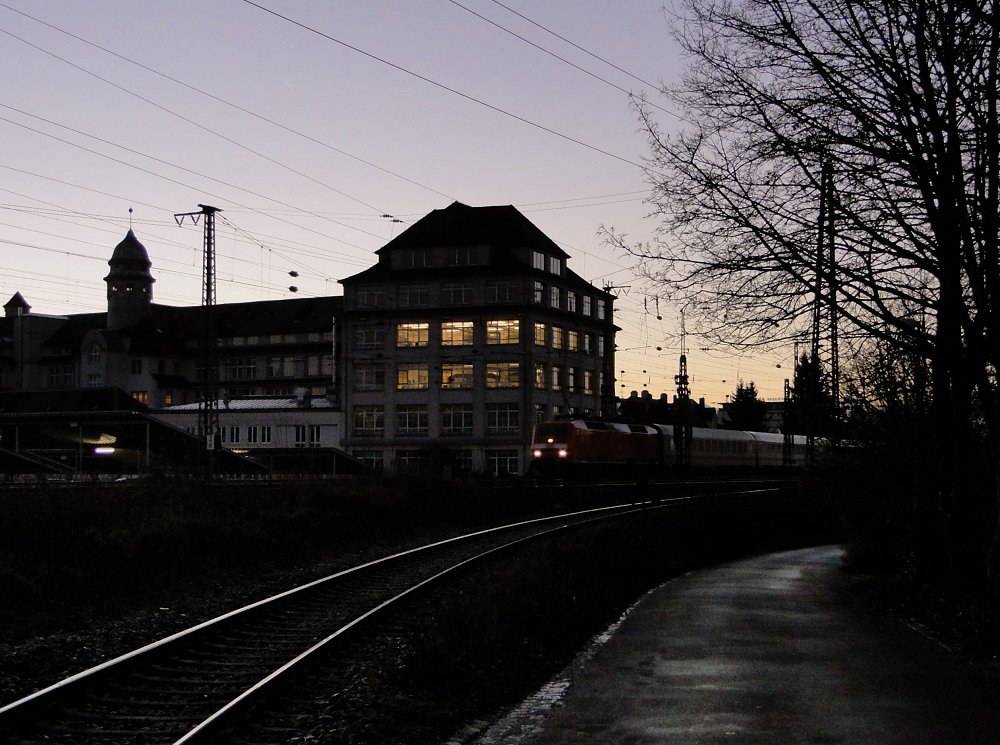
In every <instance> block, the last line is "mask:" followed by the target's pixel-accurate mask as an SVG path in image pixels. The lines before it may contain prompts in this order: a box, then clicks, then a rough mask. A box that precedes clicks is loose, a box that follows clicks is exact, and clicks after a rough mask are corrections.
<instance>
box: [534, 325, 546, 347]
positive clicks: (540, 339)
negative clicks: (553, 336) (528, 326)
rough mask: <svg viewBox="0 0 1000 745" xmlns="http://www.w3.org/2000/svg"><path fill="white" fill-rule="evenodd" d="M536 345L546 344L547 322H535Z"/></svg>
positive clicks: (542, 345)
mask: <svg viewBox="0 0 1000 745" xmlns="http://www.w3.org/2000/svg"><path fill="white" fill-rule="evenodd" d="M535 346H538V347H544V346H545V324H544V323H536V324H535Z"/></svg>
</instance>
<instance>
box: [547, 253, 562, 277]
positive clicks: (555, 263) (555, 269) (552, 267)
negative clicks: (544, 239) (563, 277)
mask: <svg viewBox="0 0 1000 745" xmlns="http://www.w3.org/2000/svg"><path fill="white" fill-rule="evenodd" d="M549 271H550V272H552V273H553V274H562V259H557V258H556V257H555V256H550V257H549Z"/></svg>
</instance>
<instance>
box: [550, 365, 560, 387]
mask: <svg viewBox="0 0 1000 745" xmlns="http://www.w3.org/2000/svg"><path fill="white" fill-rule="evenodd" d="M552 390H554V391H561V390H562V368H561V367H559V365H553V366H552Z"/></svg>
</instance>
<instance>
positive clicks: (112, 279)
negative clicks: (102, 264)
mask: <svg viewBox="0 0 1000 745" xmlns="http://www.w3.org/2000/svg"><path fill="white" fill-rule="evenodd" d="M108 266H110V267H111V271H110V272H108V276H107V277H105V278H104V281H105V282H107V284H108V329H110V330H112V331H117V330H119V329H124V328H129V327H130V326H134V325H135V324H136V323H137V322H138V321H140V320H141V319H143V318H145V317H146V316H148V315H150V314H151V313H152V304H153V282H155V281H156V280H155V279H153V275H151V274H150V273H149V268H150V267H151V266H152V262H150V260H149V255H148V254H147V253H146V248H145V246H143V245H142V244H141V243H140V242H139V239H138V238H136V237H135V233H133V232H132V229H131V228H129V231H128V234H127V235H126V236H125V238H124V240H122V242H121V243H119V244H118V245H117V246H115V250H114V253H112V254H111V259H110V261H108Z"/></svg>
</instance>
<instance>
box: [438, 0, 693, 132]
mask: <svg viewBox="0 0 1000 745" xmlns="http://www.w3.org/2000/svg"><path fill="white" fill-rule="evenodd" d="M448 2H450V3H451V4H452V5H454V6H456V7H459V8H461V9H462V10H464V11H466V12H467V13H470V14H471V15H473V16H475V17H476V18H478V19H480V20H481V21H484V22H485V23H488V24H490V25H491V26H494V27H495V28H498V29H500V30H501V31H503V32H505V33H507V34H510V35H511V36H513V37H514V38H515V39H520V40H521V41H523V42H524V43H525V44H527V45H528V46H530V47H533V48H534V49H537V50H538V51H540V52H544V53H545V54H547V55H549V56H550V57H552V58H554V59H557V60H559V61H560V62H562V63H564V64H567V65H569V66H570V67H572V68H573V69H575V70H578V71H579V72H582V73H583V74H584V75H587V76H589V77H592V78H594V80H597V81H600V82H601V83H604V84H605V85H608V86H610V87H612V88H614V89H615V90H617V91H620V92H622V93H624V94H625V95H626V96H628V97H629V98H633V97H634V95H635V94H634V93H633V92H632V91H630V90H627V89H626V88H622V87H621V86H620V85H618V84H617V83H613V82H611V81H610V80H608V79H607V78H602V77H601V76H600V75H598V74H597V73H594V72H591V71H590V70H588V69H586V68H585V67H581V66H580V65H578V64H576V63H575V62H572V61H570V60H568V59H566V58H565V57H562V56H560V55H558V54H556V53H555V52H553V51H552V50H550V49H546V48H545V47H543V46H541V45H539V44H536V43H535V42H533V41H531V40H530V39H527V38H525V37H524V36H521V35H520V34H519V33H517V32H516V31H512V30H511V29H509V28H507V27H506V26H503V25H501V24H499V23H497V22H496V21H494V20H492V19H491V18H487V17H486V16H484V15H483V14H482V13H479V12H477V11H475V10H473V9H472V8H469V7H468V6H465V5H462V3H460V2H458V0H448ZM560 38H561V37H560ZM574 46H576V45H575V44H574ZM594 56H596V55H594ZM598 59H600V58H598ZM603 61H604V60H602V62H603ZM608 64H610V63H608ZM646 103H647V104H649V105H650V106H652V107H654V108H657V109H659V110H660V111H662V112H664V113H666V114H670V115H671V116H676V114H674V112H672V111H670V110H669V109H665V108H663V107H662V106H660V105H659V104H656V103H653V102H651V101H647V102H646Z"/></svg>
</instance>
